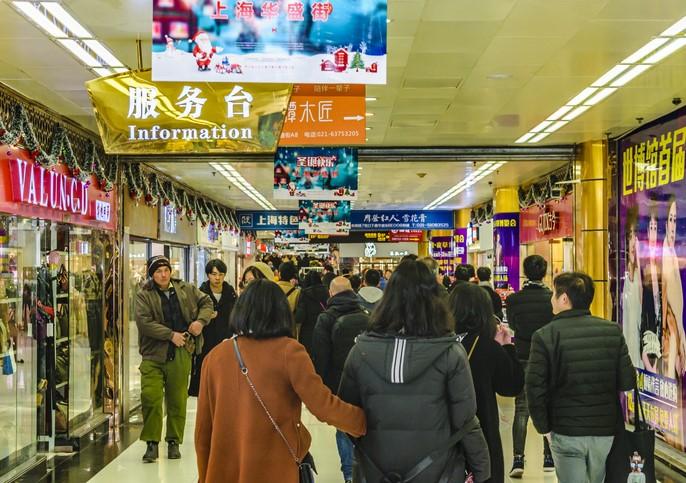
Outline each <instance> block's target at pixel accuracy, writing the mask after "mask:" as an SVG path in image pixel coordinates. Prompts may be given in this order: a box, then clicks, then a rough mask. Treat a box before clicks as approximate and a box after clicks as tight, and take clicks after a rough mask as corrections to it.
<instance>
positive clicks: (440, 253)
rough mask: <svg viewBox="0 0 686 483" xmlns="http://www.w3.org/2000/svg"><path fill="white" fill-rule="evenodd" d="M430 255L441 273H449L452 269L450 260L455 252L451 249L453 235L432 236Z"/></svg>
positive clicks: (451, 260)
mask: <svg viewBox="0 0 686 483" xmlns="http://www.w3.org/2000/svg"><path fill="white" fill-rule="evenodd" d="M430 249H431V256H432V257H433V259H434V260H436V261H437V262H438V269H439V270H440V272H441V274H442V275H450V274H451V273H452V271H453V269H452V262H453V257H454V256H455V252H454V249H453V237H451V236H432V237H431V246H430Z"/></svg>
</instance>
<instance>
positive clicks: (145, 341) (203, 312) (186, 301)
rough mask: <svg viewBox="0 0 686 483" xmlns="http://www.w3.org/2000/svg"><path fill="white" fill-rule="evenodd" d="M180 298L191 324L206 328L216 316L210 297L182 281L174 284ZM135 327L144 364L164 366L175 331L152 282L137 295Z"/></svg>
mask: <svg viewBox="0 0 686 483" xmlns="http://www.w3.org/2000/svg"><path fill="white" fill-rule="evenodd" d="M172 284H173V285H174V288H175V289H176V296H177V297H178V298H179V305H180V306H181V312H182V313H183V318H184V320H186V321H187V322H188V323H189V324H190V323H191V322H194V321H196V320H198V321H200V322H201V323H202V324H203V325H207V324H208V323H209V322H210V320H211V319H212V314H213V313H214V304H213V303H212V299H211V298H210V296H209V295H207V294H205V293H203V292H201V291H200V290H199V289H198V288H196V287H195V286H193V285H190V284H188V283H186V282H183V281H181V280H172ZM136 325H137V326H138V346H139V351H140V353H141V356H143V360H151V361H155V362H165V361H166V360H167V349H168V348H169V343H170V342H171V339H172V329H171V327H170V326H169V325H167V322H165V321H164V315H163V313H162V302H161V301H160V295H159V293H158V292H157V290H156V289H155V283H154V282H153V281H152V280H149V281H148V282H147V283H146V284H145V285H144V286H143V288H142V289H141V290H140V291H139V292H138V294H137V295H136ZM194 339H195V348H194V351H195V353H196V354H199V353H200V352H201V351H202V344H203V340H202V334H200V335H199V336H198V337H195V338H194Z"/></svg>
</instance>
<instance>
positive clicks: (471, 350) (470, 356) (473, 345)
mask: <svg viewBox="0 0 686 483" xmlns="http://www.w3.org/2000/svg"><path fill="white" fill-rule="evenodd" d="M479 337H481V336H479V335H477V336H476V339H474V343H473V344H472V348H471V349H469V354H468V355H467V360H468V361H470V360H472V354H474V349H475V348H476V343H477V342H479Z"/></svg>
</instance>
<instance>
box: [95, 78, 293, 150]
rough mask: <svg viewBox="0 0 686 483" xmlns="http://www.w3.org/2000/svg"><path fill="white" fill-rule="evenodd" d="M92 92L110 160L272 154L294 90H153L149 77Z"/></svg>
mask: <svg viewBox="0 0 686 483" xmlns="http://www.w3.org/2000/svg"><path fill="white" fill-rule="evenodd" d="M86 88H87V89H88V94H89V95H90V97H91V101H92V102H93V107H94V110H95V118H96V120H97V123H98V129H99V130H100V136H101V137H102V142H103V144H104V146H105V151H107V153H109V154H169V153H188V154H198V153H236V152H250V153H269V152H274V151H275V150H276V146H277V143H278V140H279V136H280V134H281V130H282V128H283V123H284V119H285V114H286V108H287V105H288V100H289V98H290V96H291V90H292V85H291V84H230V83H212V84H210V83H205V82H203V83H192V82H153V81H152V77H151V72H150V70H144V71H135V72H126V73H123V74H117V75H113V76H110V77H104V78H101V79H95V80H92V81H89V82H86Z"/></svg>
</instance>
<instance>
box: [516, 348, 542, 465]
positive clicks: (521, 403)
mask: <svg viewBox="0 0 686 483" xmlns="http://www.w3.org/2000/svg"><path fill="white" fill-rule="evenodd" d="M520 362H521V364H522V368H523V369H524V372H526V367H527V365H528V361H526V360H520ZM528 424H529V407H528V406H527V404H526V393H525V392H524V391H522V392H521V393H520V394H519V396H517V397H516V398H515V416H514V422H513V423H512V449H513V453H514V455H515V456H524V448H525V446H526V430H527V426H528ZM543 454H544V455H546V456H551V453H550V445H549V444H548V440H547V439H546V438H545V436H544V437H543Z"/></svg>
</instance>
